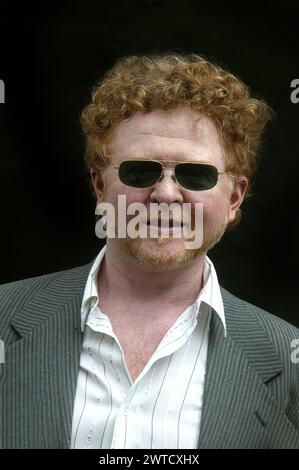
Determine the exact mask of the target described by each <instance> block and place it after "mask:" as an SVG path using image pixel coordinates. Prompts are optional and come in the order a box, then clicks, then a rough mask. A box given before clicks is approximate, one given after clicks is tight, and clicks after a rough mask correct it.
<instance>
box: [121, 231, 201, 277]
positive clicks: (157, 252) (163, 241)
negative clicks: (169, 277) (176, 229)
mask: <svg viewBox="0 0 299 470" xmlns="http://www.w3.org/2000/svg"><path fill="white" fill-rule="evenodd" d="M120 248H121V250H122V251H123V252H125V253H126V254H127V255H128V256H130V257H131V258H134V259H135V260H136V261H137V262H138V263H139V264H140V265H142V266H146V267H149V268H158V269H159V270H161V269H163V268H164V269H165V268H175V267H178V266H182V265H186V264H188V263H190V262H191V261H192V260H194V259H195V258H198V257H199V256H201V255H202V254H203V251H202V249H201V248H199V249H195V250H192V249H186V248H185V244H184V241H183V240H179V239H169V238H160V237H159V238H156V239H131V238H126V239H122V240H121V243H120Z"/></svg>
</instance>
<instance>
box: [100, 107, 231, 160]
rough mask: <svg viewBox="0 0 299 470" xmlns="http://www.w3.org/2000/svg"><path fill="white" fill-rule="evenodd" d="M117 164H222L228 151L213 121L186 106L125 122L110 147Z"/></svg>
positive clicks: (133, 118) (154, 112) (145, 114)
mask: <svg viewBox="0 0 299 470" xmlns="http://www.w3.org/2000/svg"><path fill="white" fill-rule="evenodd" d="M109 153H110V155H111V157H112V160H113V161H114V162H119V161H122V160H123V159H125V158H128V157H138V156H139V157H141V156H144V157H150V158H156V159H164V160H166V159H169V160H171V159H172V160H174V159H179V160H191V159H192V160H198V161H208V162H210V161H211V159H212V160H213V162H214V163H219V161H222V160H223V158H224V149H223V145H222V142H221V138H220V135H219V132H218V130H217V128H216V125H215V124H214V123H213V121H212V120H211V119H210V118H208V117H207V116H205V115H202V114H200V113H198V112H195V111H193V110H191V109H190V108H186V107H178V108H176V109H174V110H171V111H164V110H154V111H151V112H148V113H141V112H138V113H136V114H134V115H133V116H131V117H130V118H129V119H126V120H124V121H122V122H121V123H120V124H119V125H118V126H117V128H116V129H115V131H114V133H113V135H112V139H111V142H110V145H109Z"/></svg>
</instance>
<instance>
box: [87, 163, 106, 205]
mask: <svg viewBox="0 0 299 470" xmlns="http://www.w3.org/2000/svg"><path fill="white" fill-rule="evenodd" d="M90 177H91V181H92V185H93V189H94V192H95V194H96V197H97V202H98V203H99V202H101V201H102V200H103V195H104V192H105V181H104V177H103V174H102V173H101V172H100V171H99V170H96V169H95V168H91V169H90Z"/></svg>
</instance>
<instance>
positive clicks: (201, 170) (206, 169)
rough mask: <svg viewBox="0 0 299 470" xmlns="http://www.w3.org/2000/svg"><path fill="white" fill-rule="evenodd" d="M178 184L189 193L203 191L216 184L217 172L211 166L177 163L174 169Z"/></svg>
mask: <svg viewBox="0 0 299 470" xmlns="http://www.w3.org/2000/svg"><path fill="white" fill-rule="evenodd" d="M175 176H176V179H177V181H178V183H179V184H180V185H181V186H183V188H185V189H189V190H191V191H204V190H206V189H211V188H213V187H214V186H215V185H216V184H217V180H218V170H217V168H216V167H214V166H213V165H205V164H203V163H202V164H200V163H179V164H178V165H177V166H176V167H175Z"/></svg>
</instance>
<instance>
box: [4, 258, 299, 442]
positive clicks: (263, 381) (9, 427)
mask: <svg viewBox="0 0 299 470" xmlns="http://www.w3.org/2000/svg"><path fill="white" fill-rule="evenodd" d="M90 269H91V264H88V265H85V266H82V267H79V268H75V269H71V270H67V271H62V272H59V273H53V274H49V275H45V276H40V277H36V278H32V279H27V280H23V281H17V282H14V283H9V284H5V285H3V286H1V287H0V299H1V300H0V338H1V339H2V340H4V341H5V349H6V351H5V353H6V354H5V363H4V364H0V417H1V423H0V424H1V427H0V447H2V448H69V446H70V438H71V424H72V412H73V404H74V397H75V391H76V384H77V375H78V370H79V360H80V352H81V345H82V333H81V328H80V307H81V302H82V297H83V291H84V287H85V283H86V279H87V276H88V272H89V270H90ZM222 295H223V301H224V309H225V316H226V322H227V337H226V338H224V335H223V327H222V325H221V322H220V320H219V319H218V315H212V318H211V330H210V341H209V350H208V363H207V371H206V385H205V391H204V402H203V414H202V421H201V429H200V439H199V444H198V447H199V448H214V449H215V448H226V449H228V448H231V449H238V448H246V449H254V448H258V449H268V448H271V449H276V448H290V449H298V448H299V364H294V363H293V362H292V361H291V357H290V356H291V346H290V343H291V341H292V340H293V339H296V338H299V330H298V329H296V328H295V327H293V326H292V325H290V324H288V323H286V322H285V321H283V320H281V319H279V318H277V317H275V316H273V315H271V314H269V313H267V312H265V311H263V310H261V309H259V308H257V307H255V306H253V305H251V304H249V303H247V302H244V301H243V300H240V299H238V298H237V297H235V296H233V295H231V294H230V293H229V292H227V291H226V290H224V289H222Z"/></svg>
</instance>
